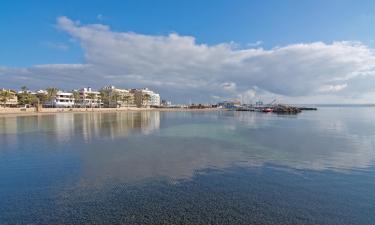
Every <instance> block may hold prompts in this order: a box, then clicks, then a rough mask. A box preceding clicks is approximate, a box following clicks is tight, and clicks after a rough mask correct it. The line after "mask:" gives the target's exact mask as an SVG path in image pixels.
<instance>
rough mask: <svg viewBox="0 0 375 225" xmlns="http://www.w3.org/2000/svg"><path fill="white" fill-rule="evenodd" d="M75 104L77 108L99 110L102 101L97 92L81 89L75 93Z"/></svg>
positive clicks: (88, 88)
mask: <svg viewBox="0 0 375 225" xmlns="http://www.w3.org/2000/svg"><path fill="white" fill-rule="evenodd" d="M75 92H76V93H78V94H76V96H74V97H75V99H74V100H75V104H76V105H77V106H79V107H83V108H86V107H90V108H99V107H101V106H102V100H101V96H100V92H99V91H93V90H92V89H91V88H90V87H87V88H82V89H80V90H78V91H75Z"/></svg>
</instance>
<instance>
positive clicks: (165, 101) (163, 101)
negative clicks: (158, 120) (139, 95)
mask: <svg viewBox="0 0 375 225" xmlns="http://www.w3.org/2000/svg"><path fill="white" fill-rule="evenodd" d="M160 105H161V106H164V107H171V106H172V102H171V101H167V100H164V99H163V100H161V104H160Z"/></svg>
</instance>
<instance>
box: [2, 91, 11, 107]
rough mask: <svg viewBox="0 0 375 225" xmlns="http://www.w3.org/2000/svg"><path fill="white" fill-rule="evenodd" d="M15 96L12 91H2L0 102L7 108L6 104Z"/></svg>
mask: <svg viewBox="0 0 375 225" xmlns="http://www.w3.org/2000/svg"><path fill="white" fill-rule="evenodd" d="M13 96H14V92H12V91H10V90H0V102H1V103H2V105H3V106H4V107H5V105H6V103H7V102H8V101H9V99H11V98H12V97H13Z"/></svg>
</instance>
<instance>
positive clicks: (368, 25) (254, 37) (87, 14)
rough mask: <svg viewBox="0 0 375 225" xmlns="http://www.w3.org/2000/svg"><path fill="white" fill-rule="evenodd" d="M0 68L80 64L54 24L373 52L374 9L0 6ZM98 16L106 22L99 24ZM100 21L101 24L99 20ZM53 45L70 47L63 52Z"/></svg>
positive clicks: (213, 4) (242, 4)
mask: <svg viewBox="0 0 375 225" xmlns="http://www.w3.org/2000/svg"><path fill="white" fill-rule="evenodd" d="M0 4H1V7H0V15H1V16H0V19H1V20H0V27H1V30H0V32H1V33H0V34H1V35H0V43H1V49H2V51H1V53H0V62H1V64H2V65H7V66H30V65H33V64H45V63H75V62H80V61H82V52H81V50H80V48H79V45H77V44H74V43H70V42H69V37H68V36H67V35H66V34H64V33H62V32H59V31H58V30H57V29H56V28H55V21H56V17H58V16H67V17H69V18H72V19H74V20H79V21H81V22H82V23H101V22H102V23H105V24H107V25H110V26H111V27H112V28H113V30H118V31H133V32H136V33H142V34H150V35H158V34H168V33H170V32H177V33H179V34H181V35H192V36H195V37H196V39H197V42H201V43H208V44H217V43H221V42H231V41H234V42H236V43H238V44H241V45H246V44H248V43H255V42H257V41H262V42H263V46H264V47H268V48H271V47H274V46H279V45H286V44H291V43H300V42H314V41H324V42H332V41H338V40H356V41H362V42H363V43H365V44H368V45H371V46H375V42H374V40H375V29H374V27H375V2H374V1H373V0H367V1H366V0H361V1H347V0H330V1H327V0H324V1H318V0H314V1H307V0H306V1H297V0H293V1H275V0H274V1H249V0H244V1H241V0H237V1H223V0H219V1H217V0H215V1H214V0H207V1H199V0H195V1H194V0H190V1H174V0H161V1H151V0H149V1H144V0H137V1H135V0H133V1H121V0H118V1H104V0H92V1H91V0H90V1H75V0H68V1H53V0H52V1H41V0H39V1H38V0H35V1H26V0H24V1H19V0H11V1H6V0H3V1H1V3H0ZM99 15H101V16H99ZM98 16H99V18H100V17H102V19H98ZM50 43H59V44H63V43H64V44H65V45H69V51H61V49H58V48H57V49H56V48H53V47H52V46H50Z"/></svg>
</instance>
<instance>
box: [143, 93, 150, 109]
mask: <svg viewBox="0 0 375 225" xmlns="http://www.w3.org/2000/svg"><path fill="white" fill-rule="evenodd" d="M150 100H151V95H150V94H147V93H145V94H143V95H142V105H143V106H147V103H148V102H149V101H150Z"/></svg>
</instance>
